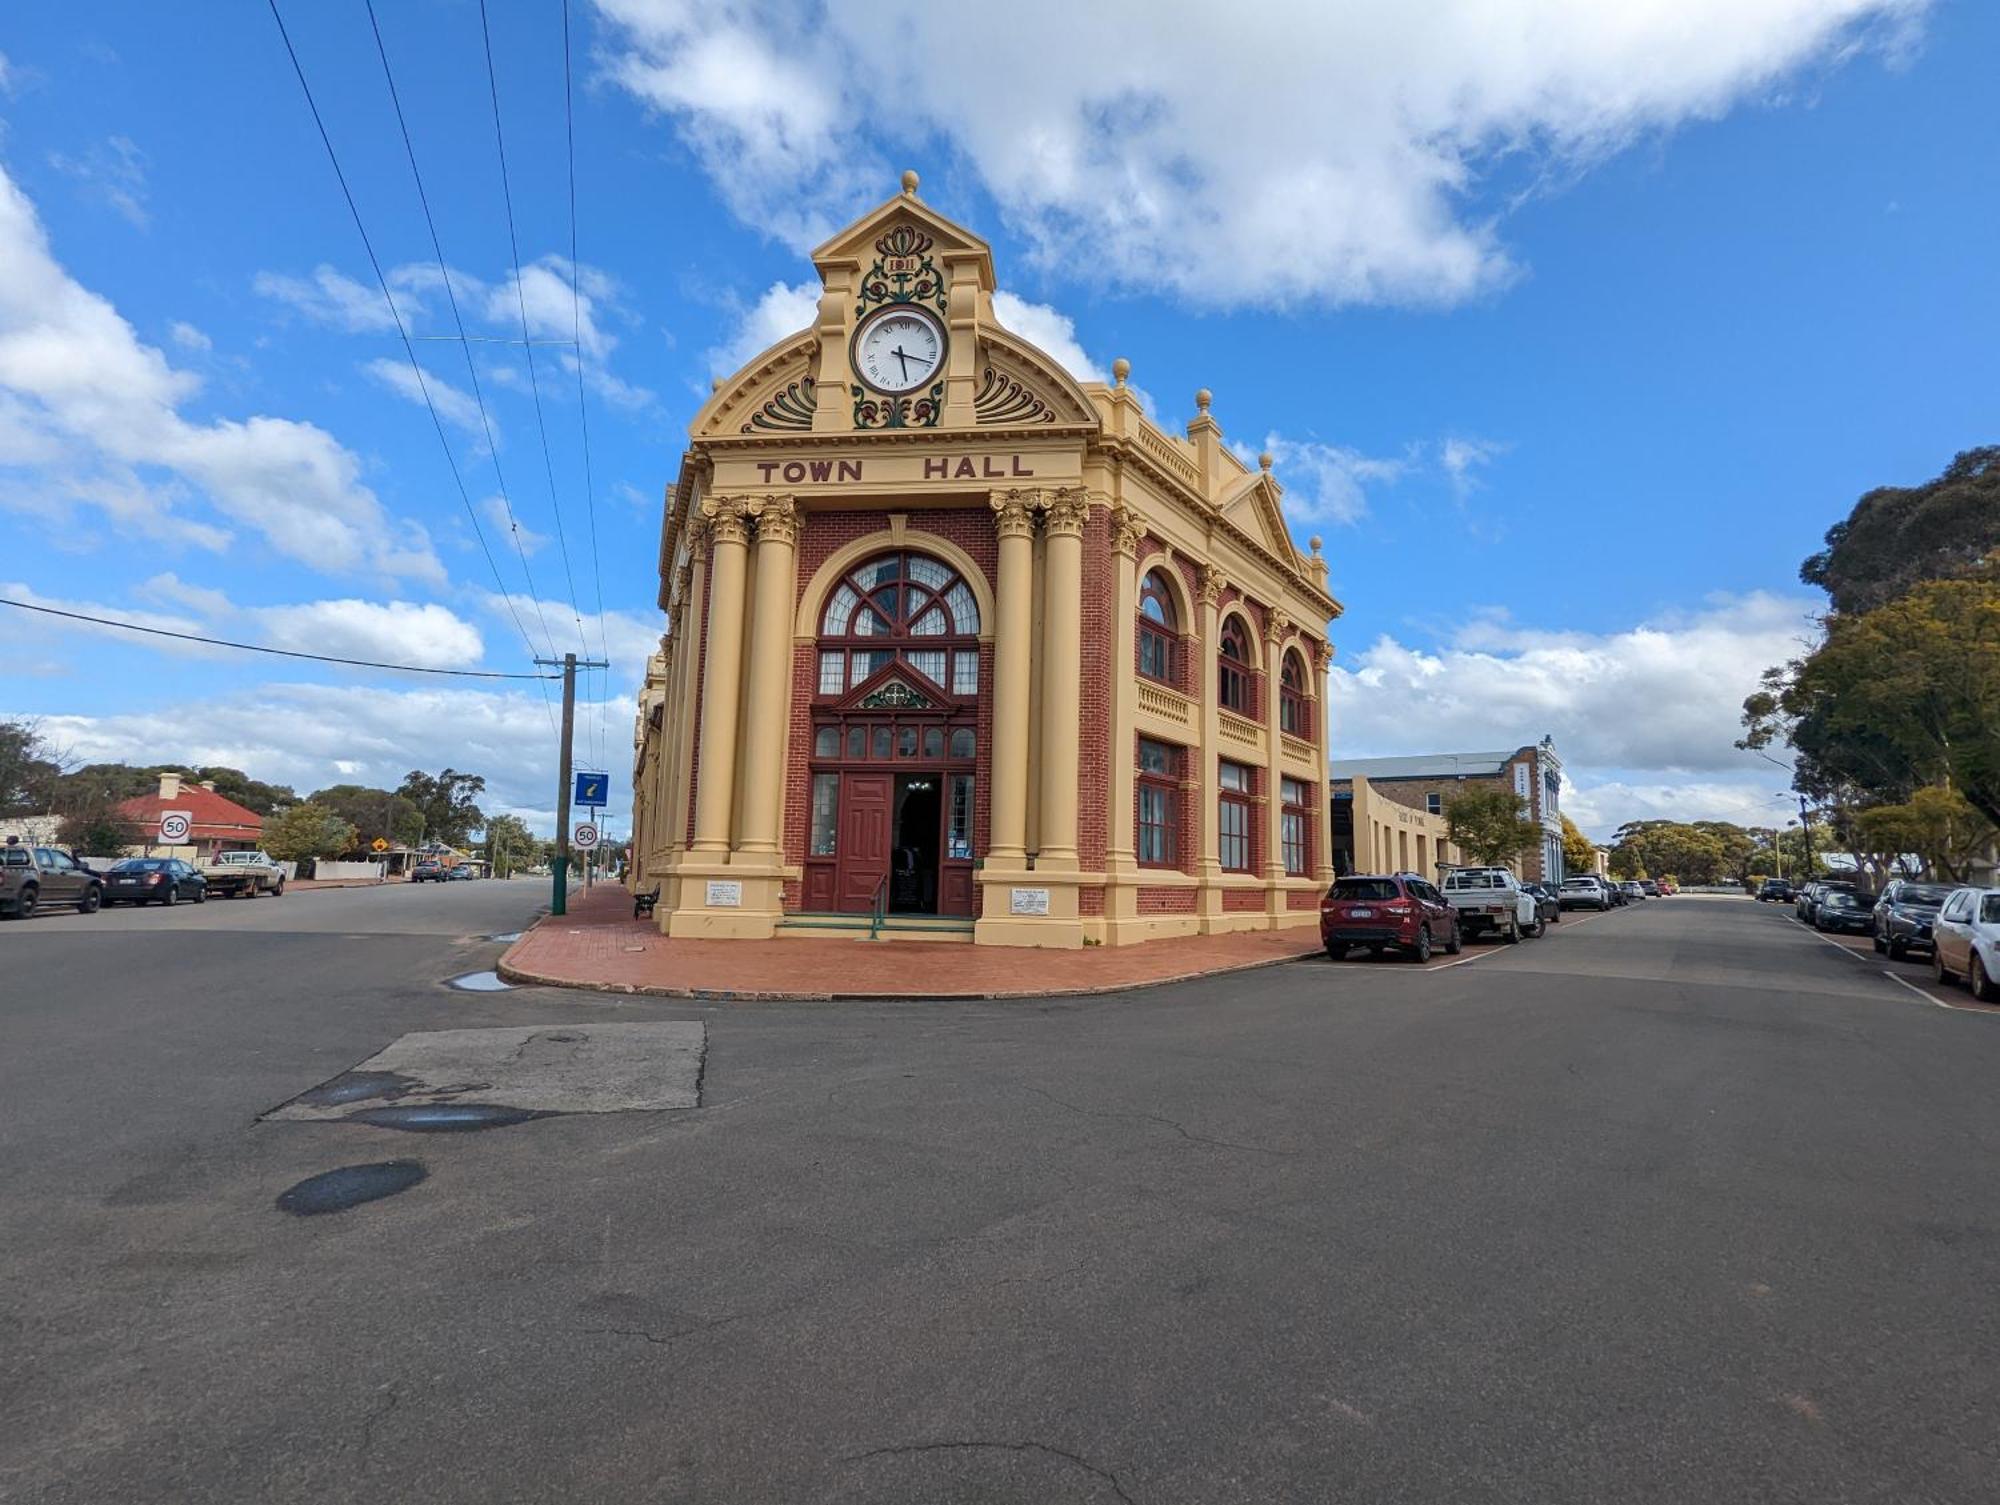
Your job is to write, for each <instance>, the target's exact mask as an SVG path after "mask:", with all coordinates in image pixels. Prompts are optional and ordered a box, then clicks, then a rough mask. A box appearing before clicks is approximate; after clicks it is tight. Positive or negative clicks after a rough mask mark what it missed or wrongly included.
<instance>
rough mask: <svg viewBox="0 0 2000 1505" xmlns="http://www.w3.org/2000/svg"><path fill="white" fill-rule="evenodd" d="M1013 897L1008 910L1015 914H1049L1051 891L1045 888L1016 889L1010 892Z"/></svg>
mask: <svg viewBox="0 0 2000 1505" xmlns="http://www.w3.org/2000/svg"><path fill="white" fill-rule="evenodd" d="M1008 892H1009V894H1010V895H1011V896H1012V897H1011V900H1010V902H1009V904H1008V909H1009V911H1010V912H1011V913H1013V914H1047V913H1048V912H1049V891H1048V890H1047V889H1045V888H1016V889H1010V890H1008Z"/></svg>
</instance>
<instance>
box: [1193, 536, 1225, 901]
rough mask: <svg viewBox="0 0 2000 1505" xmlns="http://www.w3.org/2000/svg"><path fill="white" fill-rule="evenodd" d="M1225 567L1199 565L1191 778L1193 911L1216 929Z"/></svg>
mask: <svg viewBox="0 0 2000 1505" xmlns="http://www.w3.org/2000/svg"><path fill="white" fill-rule="evenodd" d="M1228 583H1229V582H1228V581H1227V580H1226V579H1225V578H1224V577H1223V574H1222V571H1220V570H1219V569H1217V568H1216V567H1215V566H1214V565H1212V564H1204V565H1203V566H1202V567H1201V580H1200V586H1199V589H1200V593H1201V640H1200V641H1201V649H1200V652H1201V747H1200V749H1199V750H1198V762H1197V765H1196V766H1197V767H1198V768H1199V770H1200V776H1199V777H1198V778H1191V779H1190V780H1189V783H1190V785H1191V786H1192V788H1191V790H1190V793H1191V795H1192V797H1193V800H1194V806H1195V810H1196V811H1197V813H1198V816H1199V819H1198V821H1197V823H1196V824H1197V829H1198V830H1199V831H1200V833H1201V835H1200V839H1199V841H1198V843H1197V844H1196V846H1195V876H1196V877H1198V878H1199V879H1200V880H1201V887H1200V888H1199V889H1198V890H1197V891H1196V895H1195V913H1196V914H1197V915H1199V916H1200V918H1201V928H1202V930H1203V931H1209V930H1214V929H1216V928H1218V924H1219V922H1220V921H1221V919H1222V888H1221V882H1222V841H1221V834H1222V833H1221V812H1220V811H1219V810H1218V809H1217V806H1216V793H1217V791H1218V790H1219V789H1220V788H1221V787H1222V778H1221V771H1220V770H1219V769H1218V768H1217V766H1216V765H1217V763H1218V762H1219V761H1220V759H1219V757H1218V749H1219V745H1220V743H1221V740H1222V672H1221V669H1220V667H1219V665H1218V661H1219V658H1220V656H1221V653H1222V592H1223V590H1224V589H1225V588H1226V587H1227V586H1228Z"/></svg>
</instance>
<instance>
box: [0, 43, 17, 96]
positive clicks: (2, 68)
mask: <svg viewBox="0 0 2000 1505" xmlns="http://www.w3.org/2000/svg"><path fill="white" fill-rule="evenodd" d="M13 92H14V65H13V64H12V63H10V62H8V61H7V54H6V53H4V52H0V94H11V93H13Z"/></svg>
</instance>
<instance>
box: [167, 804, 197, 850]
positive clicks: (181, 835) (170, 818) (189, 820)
mask: <svg viewBox="0 0 2000 1505" xmlns="http://www.w3.org/2000/svg"><path fill="white" fill-rule="evenodd" d="M193 829H194V815H193V813H192V812H190V811H187V810H162V811H161V812H160V840H162V841H164V842H168V843H178V842H183V841H186V840H187V839H188V832H189V831H192V830H193Z"/></svg>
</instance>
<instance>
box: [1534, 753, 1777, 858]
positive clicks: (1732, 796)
mask: <svg viewBox="0 0 2000 1505" xmlns="http://www.w3.org/2000/svg"><path fill="white" fill-rule="evenodd" d="M1770 774H1771V776H1770V777H1768V778H1759V779H1745V780H1740V781H1738V780H1709V779H1690V780H1686V781H1683V782H1657V783H1630V782H1627V781H1625V780H1623V779H1611V780H1607V781H1605V782H1602V783H1588V784H1576V783H1574V782H1572V783H1570V784H1569V785H1568V787H1566V788H1565V789H1564V791H1563V810H1564V813H1565V814H1567V815H1568V816H1569V818H1570V819H1571V820H1573V821H1575V822H1576V823H1577V825H1578V826H1579V827H1581V828H1582V829H1583V830H1584V831H1585V832H1586V833H1588V834H1589V835H1590V836H1591V837H1592V838H1593V839H1594V840H1597V841H1600V842H1601V841H1608V840H1609V839H1610V837H1611V835H1612V833H1613V832H1615V831H1616V830H1617V829H1618V828H1619V827H1620V826H1622V825H1624V824H1625V823H1626V822H1627V821H1633V820H1679V821H1694V820H1726V821H1730V822H1732V823H1733V824H1735V825H1739V826H1782V825H1783V824H1784V823H1785V821H1786V819H1787V818H1788V816H1789V814H1791V813H1792V805H1791V802H1792V800H1793V798H1794V796H1792V795H1790V794H1788V793H1787V792H1786V784H1785V780H1784V778H1783V776H1782V775H1780V774H1779V773H1778V771H1777V770H1776V769H1775V768H1774V769H1772V770H1770Z"/></svg>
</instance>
